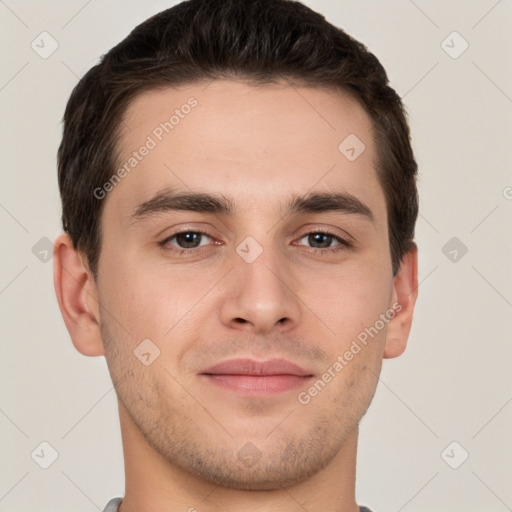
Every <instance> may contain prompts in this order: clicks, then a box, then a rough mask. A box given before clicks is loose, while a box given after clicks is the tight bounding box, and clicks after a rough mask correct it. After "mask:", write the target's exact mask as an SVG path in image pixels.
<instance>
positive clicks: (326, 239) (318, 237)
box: [309, 233, 332, 248]
mask: <svg viewBox="0 0 512 512" xmlns="http://www.w3.org/2000/svg"><path fill="white" fill-rule="evenodd" d="M331 238H332V237H331V235H326V234H325V233H313V234H311V235H309V243H310V244H311V245H313V244H317V247H318V246H320V247H322V248H325V247H329V246H330V245H331Z"/></svg>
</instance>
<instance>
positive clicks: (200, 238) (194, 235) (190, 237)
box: [162, 231, 212, 249]
mask: <svg viewBox="0 0 512 512" xmlns="http://www.w3.org/2000/svg"><path fill="white" fill-rule="evenodd" d="M211 241H212V239H211V237H209V236H208V235H207V234H206V233H203V232H202V231H182V232H181V233H176V234H174V235H172V236H170V237H169V238H166V239H165V240H164V241H163V242H162V245H166V244H170V245H174V246H176V247H178V248H180V249H196V248H197V247H201V246H203V245H207V244H208V243H210V242H211Z"/></svg>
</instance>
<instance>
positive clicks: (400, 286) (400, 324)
mask: <svg viewBox="0 0 512 512" xmlns="http://www.w3.org/2000/svg"><path fill="white" fill-rule="evenodd" d="M417 297H418V248H417V246H416V244H413V247H412V248H411V249H410V250H409V251H408V252H407V253H406V254H405V255H404V257H403V259H402V262H401V264H400V269H399V271H398V273H397V275H396V276H395V278H394V284H393V299H392V304H393V305H394V306H393V310H394V311H395V316H394V317H393V318H392V319H391V320H390V321H389V323H388V327H387V331H386V345H385V347H384V357H385V358H392V357H397V356H399V355H400V354H402V352H403V351H404V350H405V347H406V346H407V339H408V337H409V332H410V330H411V324H412V316H413V311H414V305H415V304H416V298H417Z"/></svg>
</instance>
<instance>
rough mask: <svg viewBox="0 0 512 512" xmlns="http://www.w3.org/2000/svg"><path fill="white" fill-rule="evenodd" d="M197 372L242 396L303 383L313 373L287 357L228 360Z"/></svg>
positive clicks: (280, 389) (270, 391) (286, 388)
mask: <svg viewBox="0 0 512 512" xmlns="http://www.w3.org/2000/svg"><path fill="white" fill-rule="evenodd" d="M200 375H201V376H203V377H204V378H206V379H207V380H208V381H209V382H210V383H211V384H214V385H216V386H220V387H222V388H224V389H229V390H231V391H234V392H237V393H239V394H243V395H269V394H273V393H280V392H284V391H288V390H292V389H296V388H298V387H300V386H303V385H304V384H305V383H306V382H309V380H310V379H312V378H313V375H312V374H311V373H310V372H308V371H307V370H304V369H303V368H301V367H300V366H299V365H297V364H295V363H292V362H291V361H287V360H286V359H270V360H267V361H257V360H254V359H230V360H227V361H222V362H221V363H218V364H216V365H214V366H211V367H209V368H206V369H205V370H203V371H202V372H200Z"/></svg>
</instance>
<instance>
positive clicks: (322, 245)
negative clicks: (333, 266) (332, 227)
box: [300, 232, 347, 249]
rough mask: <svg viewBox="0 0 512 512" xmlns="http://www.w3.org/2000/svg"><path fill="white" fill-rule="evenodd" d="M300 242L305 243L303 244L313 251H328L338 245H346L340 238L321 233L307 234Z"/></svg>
mask: <svg viewBox="0 0 512 512" xmlns="http://www.w3.org/2000/svg"><path fill="white" fill-rule="evenodd" d="M300 241H301V242H303V241H305V244H306V245H309V246H310V247H312V248H313V249H330V248H332V247H336V246H338V245H347V244H346V242H345V241H344V240H343V239H341V238H340V237H338V236H335V235H331V234H329V233H323V232H317V233H308V234H307V235H305V236H303V237H302V238H301V239H300ZM303 243H304V242H303ZM301 245H302V244H301Z"/></svg>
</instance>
